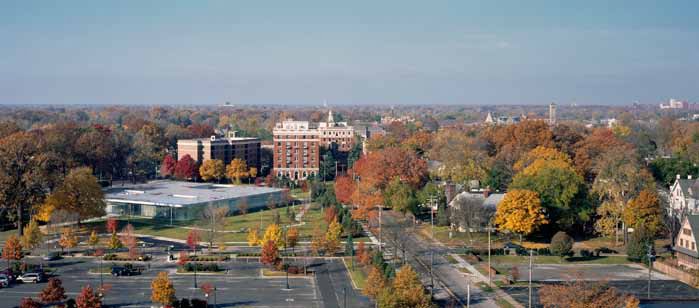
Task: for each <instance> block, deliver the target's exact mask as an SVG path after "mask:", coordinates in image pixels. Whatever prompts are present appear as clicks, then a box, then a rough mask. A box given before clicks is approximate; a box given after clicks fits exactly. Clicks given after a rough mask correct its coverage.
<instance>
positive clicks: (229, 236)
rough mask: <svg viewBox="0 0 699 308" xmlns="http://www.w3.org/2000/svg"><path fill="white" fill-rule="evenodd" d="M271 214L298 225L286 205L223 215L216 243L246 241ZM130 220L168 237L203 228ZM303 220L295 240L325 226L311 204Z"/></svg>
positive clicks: (182, 237)
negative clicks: (224, 219) (249, 233)
mask: <svg viewBox="0 0 699 308" xmlns="http://www.w3.org/2000/svg"><path fill="white" fill-rule="evenodd" d="M300 209H301V206H300V205H297V206H295V212H298V211H299V210H300ZM275 213H279V218H280V222H281V224H282V225H287V224H298V222H292V221H291V220H290V219H289V218H288V217H287V215H286V208H276V209H273V210H268V209H265V210H261V211H256V212H252V213H248V214H245V215H240V214H237V215H233V216H228V217H226V228H225V231H228V232H221V233H219V234H218V237H217V240H216V241H217V242H219V241H225V242H247V236H248V232H247V230H249V229H251V228H259V227H261V228H260V233H262V232H264V230H265V228H267V226H268V225H269V224H271V223H272V222H273V221H274V216H275ZM129 221H130V223H131V224H132V225H133V226H134V229H135V231H136V233H138V234H145V235H152V236H161V237H169V238H174V239H180V240H186V239H187V235H188V233H189V231H190V230H189V229H187V228H186V227H197V228H206V226H207V225H206V223H205V222H203V221H199V220H194V221H188V222H174V223H173V225H172V226H170V225H169V224H170V222H169V221H163V220H153V219H146V218H131V219H130V220H129ZM303 221H304V222H305V224H303V225H300V226H296V228H297V229H298V230H299V240H300V241H309V240H310V239H311V236H312V234H313V230H314V228H315V226H317V225H319V226H320V228H321V230H325V229H326V228H327V224H326V223H325V220H324V219H323V215H322V213H321V210H320V208H319V207H318V206H317V205H313V206H311V208H310V209H309V210H308V211H307V212H306V214H305V215H304V216H303ZM88 224H90V225H91V227H99V228H103V226H104V222H103V221H98V222H91V223H88ZM126 224H127V218H126V217H122V218H120V221H119V228H120V229H121V228H123V227H124V226H126ZM200 233H201V237H202V241H205V238H206V231H200ZM353 240H354V242H360V241H366V242H368V241H370V240H369V238H367V237H360V238H353Z"/></svg>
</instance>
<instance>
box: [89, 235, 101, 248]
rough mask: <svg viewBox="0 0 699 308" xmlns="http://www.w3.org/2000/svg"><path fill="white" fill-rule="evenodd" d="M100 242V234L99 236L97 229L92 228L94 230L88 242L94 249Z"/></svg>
mask: <svg viewBox="0 0 699 308" xmlns="http://www.w3.org/2000/svg"><path fill="white" fill-rule="evenodd" d="M99 243H100V238H99V236H97V232H96V231H95V230H92V232H90V238H88V239H87V244H88V245H90V246H92V249H94V248H95V246H97V244H99Z"/></svg>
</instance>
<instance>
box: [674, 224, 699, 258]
mask: <svg viewBox="0 0 699 308" xmlns="http://www.w3.org/2000/svg"><path fill="white" fill-rule="evenodd" d="M697 232H699V215H688V216H687V217H685V218H684V219H683V220H682V228H681V229H680V232H679V233H678V234H677V238H675V246H674V247H672V249H673V250H674V251H675V254H676V256H677V264H678V265H680V266H684V267H687V268H691V269H699V251H697Z"/></svg>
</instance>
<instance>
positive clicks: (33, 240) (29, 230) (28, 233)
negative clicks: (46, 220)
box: [22, 219, 44, 249]
mask: <svg viewBox="0 0 699 308" xmlns="http://www.w3.org/2000/svg"><path fill="white" fill-rule="evenodd" d="M43 237H44V235H43V234H42V233H41V230H39V223H37V221H36V219H32V220H30V221H29V224H28V225H27V226H26V227H25V228H24V234H23V235H22V246H24V248H26V249H34V248H35V247H37V246H39V244H41V241H42V239H43Z"/></svg>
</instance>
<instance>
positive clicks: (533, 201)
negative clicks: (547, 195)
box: [495, 189, 548, 236]
mask: <svg viewBox="0 0 699 308" xmlns="http://www.w3.org/2000/svg"><path fill="white" fill-rule="evenodd" d="M547 223H548V220H547V219H546V215H544V211H543V209H542V207H541V200H539V195H538V194H537V193H536V192H533V191H530V190H525V189H513V190H510V191H509V192H508V193H507V194H506V195H505V197H504V198H503V200H502V201H501V202H500V204H498V206H497V211H496V212H495V224H497V226H498V230H501V231H508V232H513V233H517V234H519V235H520V236H522V235H528V234H530V233H532V232H534V231H535V230H536V229H538V228H539V226H541V225H544V224H547Z"/></svg>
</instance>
